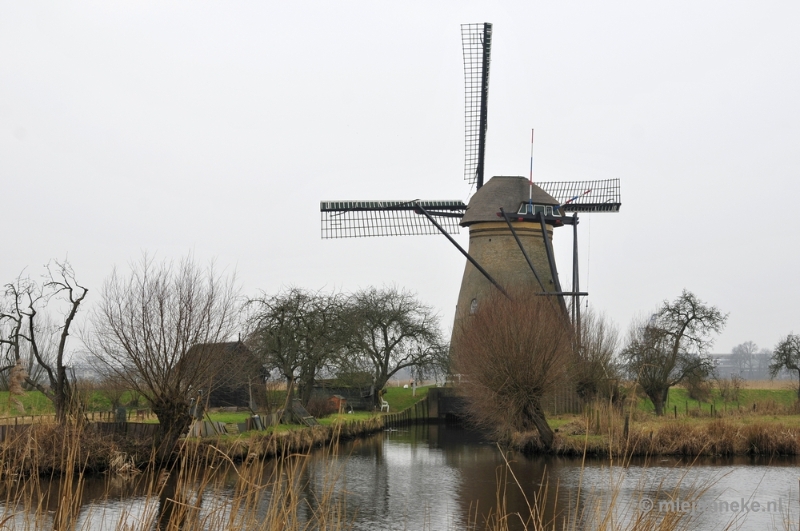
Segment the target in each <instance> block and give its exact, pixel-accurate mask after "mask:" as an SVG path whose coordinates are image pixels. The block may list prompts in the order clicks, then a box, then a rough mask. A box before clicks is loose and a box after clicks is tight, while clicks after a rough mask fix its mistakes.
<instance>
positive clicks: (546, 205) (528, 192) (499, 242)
mask: <svg viewBox="0 0 800 531" xmlns="http://www.w3.org/2000/svg"><path fill="white" fill-rule="evenodd" d="M461 36H462V45H463V51H464V78H465V83H466V87H465V89H466V90H465V92H466V112H465V117H466V163H465V168H464V174H465V175H464V176H465V179H466V180H467V181H469V182H470V183H471V184H474V185H475V187H476V191H475V194H474V195H473V196H472V198H471V199H470V201H469V205H465V204H464V203H463V202H462V201H459V200H452V201H425V200H419V199H414V200H403V201H323V202H321V203H320V211H321V220H322V237H323V238H354V237H365V236H399V235H411V234H414V235H421V234H437V233H439V232H441V233H442V234H444V235H445V236H446V237H447V238H448V239H449V240H450V242H451V243H452V244H453V245H455V246H456V247H457V248H458V250H459V251H461V252H462V253H463V254H464V255H465V256H466V258H467V264H466V267H465V269H464V277H463V280H462V282H461V292H460V294H459V297H458V305H457V307H456V319H458V318H459V317H460V316H463V315H465V314H466V312H474V311H475V309H476V308H477V305H478V304H479V303H480V300H481V298H482V297H483V296H485V295H486V293H487V292H488V291H489V290H491V289H493V287H492V286H494V287H496V288H497V289H499V290H501V291H503V292H504V293H505V290H504V288H510V287H513V288H518V287H523V286H531V287H533V288H534V289H535V290H536V291H538V292H541V293H546V294H548V295H552V296H555V297H557V299H558V301H559V305H560V306H561V307H562V309H563V310H564V311H565V312H566V311H567V305H566V303H565V300H564V297H565V296H568V297H572V299H573V300H572V312H573V313H572V319H573V322H575V323H576V324H578V323H579V322H580V313H579V306H580V305H579V304H578V299H579V297H580V296H581V295H585V294H583V293H580V292H579V278H578V256H577V249H578V246H577V225H578V212H617V211H619V208H620V205H621V202H620V193H619V179H610V180H605V181H574V182H537V183H533V181H532V180H529V179H526V178H525V177H502V176H501V177H494V178H492V179H490V180H489V181H488V182H486V183H485V185H484V179H483V172H484V159H485V149H486V125H487V104H488V95H489V60H490V51H491V42H492V25H491V24H489V23H485V24H465V25H462V27H461ZM531 164H532V159H531ZM531 179H532V175H531ZM569 213H572V215H571V216H569V215H568V214H569ZM564 225H572V226H573V238H574V240H573V278H572V291H570V292H564V291H563V290H562V288H561V284H560V282H559V278H558V272H557V270H556V263H555V258H554V256H553V248H552V238H553V229H554V228H555V227H561V226H564ZM459 226H461V227H469V252H467V251H465V250H464V249H463V248H462V247H461V246H460V245H459V244H458V243H457V242H456V241H455V240H454V239H453V238H452V237H451V236H450V234H452V233H458V229H459Z"/></svg>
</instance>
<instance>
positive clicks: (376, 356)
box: [347, 287, 448, 404]
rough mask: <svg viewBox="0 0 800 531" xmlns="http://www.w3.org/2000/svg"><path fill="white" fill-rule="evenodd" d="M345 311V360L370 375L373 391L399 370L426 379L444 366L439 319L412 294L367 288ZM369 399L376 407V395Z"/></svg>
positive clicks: (394, 288) (396, 290)
mask: <svg viewBox="0 0 800 531" xmlns="http://www.w3.org/2000/svg"><path fill="white" fill-rule="evenodd" d="M349 306H350V309H349V312H348V321H349V323H350V324H351V326H352V329H351V336H350V340H349V346H348V349H347V354H348V355H349V356H350V360H349V361H350V362H351V363H353V364H355V365H360V366H361V367H363V368H364V369H365V370H368V371H369V372H371V373H372V377H373V385H374V388H375V390H376V391H380V390H381V389H383V387H384V386H385V385H386V383H387V382H388V381H389V378H391V377H392V376H393V375H394V374H396V373H397V372H398V371H400V370H401V369H405V368H410V367H413V368H414V369H415V371H416V373H417V374H419V375H420V376H424V375H426V374H428V373H435V372H437V371H440V369H441V368H442V367H445V366H446V365H447V357H448V348H447V345H446V343H445V342H444V340H443V339H442V333H441V329H440V328H439V317H438V316H437V315H436V314H435V313H434V311H433V309H432V308H431V307H430V306H427V305H425V304H423V303H422V302H420V301H419V300H417V298H416V297H415V296H414V295H413V294H411V293H409V292H407V291H403V290H399V289H397V288H396V287H391V288H383V289H377V288H369V289H365V290H362V291H359V292H357V293H355V294H354V295H352V297H351V300H350V304H349ZM373 399H374V401H375V403H376V404H377V403H378V394H377V393H374V395H373Z"/></svg>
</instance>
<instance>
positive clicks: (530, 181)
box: [528, 129, 533, 212]
mask: <svg viewBox="0 0 800 531" xmlns="http://www.w3.org/2000/svg"><path fill="white" fill-rule="evenodd" d="M528 212H533V129H531V172H530V176H529V177H528Z"/></svg>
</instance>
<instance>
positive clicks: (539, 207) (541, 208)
mask: <svg viewBox="0 0 800 531" xmlns="http://www.w3.org/2000/svg"><path fill="white" fill-rule="evenodd" d="M533 213H534V214H539V213H542V214H544V205H533Z"/></svg>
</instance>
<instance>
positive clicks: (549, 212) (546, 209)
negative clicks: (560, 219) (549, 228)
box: [544, 206, 553, 216]
mask: <svg viewBox="0 0 800 531" xmlns="http://www.w3.org/2000/svg"><path fill="white" fill-rule="evenodd" d="M544 214H545V215H546V216H552V215H553V207H551V206H546V207H544Z"/></svg>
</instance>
